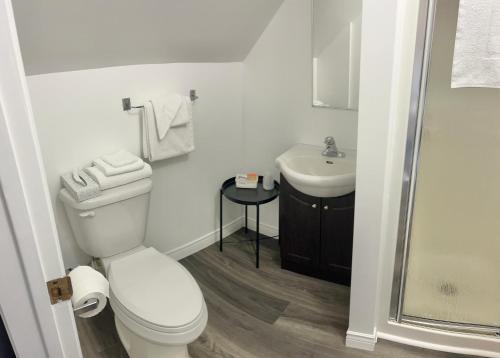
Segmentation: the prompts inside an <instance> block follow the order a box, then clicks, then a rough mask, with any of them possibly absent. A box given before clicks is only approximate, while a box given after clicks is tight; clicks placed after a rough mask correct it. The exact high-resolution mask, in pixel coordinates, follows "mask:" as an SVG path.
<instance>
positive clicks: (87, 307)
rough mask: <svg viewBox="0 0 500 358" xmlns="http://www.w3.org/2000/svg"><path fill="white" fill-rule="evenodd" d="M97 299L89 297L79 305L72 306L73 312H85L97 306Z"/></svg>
mask: <svg viewBox="0 0 500 358" xmlns="http://www.w3.org/2000/svg"><path fill="white" fill-rule="evenodd" d="M98 305H99V301H98V300H97V298H89V299H88V300H87V301H85V302H84V303H83V305H81V306H80V307H73V312H78V314H82V313H86V312H89V311H92V310H94V309H96V308H97V306H98Z"/></svg>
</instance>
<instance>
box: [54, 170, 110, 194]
mask: <svg viewBox="0 0 500 358" xmlns="http://www.w3.org/2000/svg"><path fill="white" fill-rule="evenodd" d="M76 174H77V175H79V176H80V177H81V179H79V181H82V182H83V183H80V182H76V181H75V179H74V177H73V173H66V174H64V175H62V176H61V184H62V185H63V186H64V187H65V188H66V190H67V191H68V193H70V194H71V196H72V197H73V198H75V200H76V201H84V200H87V199H91V198H95V197H96V196H99V195H101V190H100V189H99V185H98V184H97V183H96V182H95V181H94V180H93V179H92V178H91V177H90V176H88V175H87V173H85V172H84V171H83V170H79V171H76Z"/></svg>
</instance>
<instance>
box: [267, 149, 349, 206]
mask: <svg viewBox="0 0 500 358" xmlns="http://www.w3.org/2000/svg"><path fill="white" fill-rule="evenodd" d="M323 150H324V148H322V147H317V146H313V145H306V144H297V145H295V146H293V147H292V148H290V149H289V150H287V151H286V152H285V153H283V154H281V155H280V156H279V157H278V158H277V159H276V166H277V167H278V169H279V170H280V171H281V173H282V174H283V176H284V177H285V178H286V180H287V181H288V182H289V183H290V185H292V186H293V187H294V188H295V189H297V190H298V191H300V192H302V193H304V194H307V195H312V196H317V197H323V198H325V197H336V196H342V195H346V194H349V193H351V192H353V191H354V189H355V186H356V151H355V150H345V149H339V150H340V151H342V152H344V153H345V157H344V158H332V157H325V156H323V155H321V152H322V151H323Z"/></svg>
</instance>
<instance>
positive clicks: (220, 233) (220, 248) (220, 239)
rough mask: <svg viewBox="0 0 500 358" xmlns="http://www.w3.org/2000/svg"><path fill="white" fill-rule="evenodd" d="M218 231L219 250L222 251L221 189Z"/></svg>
mask: <svg viewBox="0 0 500 358" xmlns="http://www.w3.org/2000/svg"><path fill="white" fill-rule="evenodd" d="M219 214H220V232H219V250H220V251H222V189H221V191H220V212H219Z"/></svg>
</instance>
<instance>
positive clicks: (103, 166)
mask: <svg viewBox="0 0 500 358" xmlns="http://www.w3.org/2000/svg"><path fill="white" fill-rule="evenodd" d="M151 175H152V170H151V166H150V165H149V164H147V163H145V162H144V161H143V160H142V159H141V158H139V157H137V156H135V155H133V154H131V153H129V152H127V151H126V150H120V151H118V152H116V153H113V154H109V155H103V156H102V157H100V158H97V159H95V160H94V161H93V162H92V166H90V167H88V168H85V169H84V170H81V171H74V172H73V173H68V174H65V175H63V176H62V177H61V181H62V184H63V185H64V187H65V188H66V189H67V190H68V192H69V193H70V194H71V195H72V196H73V197H74V198H75V199H76V200H77V201H83V200H87V199H90V198H93V197H96V196H99V195H101V190H107V189H111V188H114V187H117V186H121V185H125V184H128V183H132V182H134V181H137V180H141V179H144V178H149V177H150V176H151Z"/></svg>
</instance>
